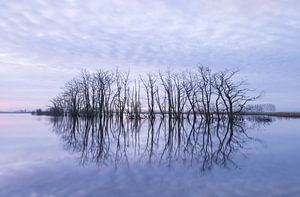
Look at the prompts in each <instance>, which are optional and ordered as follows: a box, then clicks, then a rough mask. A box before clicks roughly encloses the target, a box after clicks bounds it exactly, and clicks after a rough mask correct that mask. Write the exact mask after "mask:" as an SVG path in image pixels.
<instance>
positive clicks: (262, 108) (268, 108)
mask: <svg viewBox="0 0 300 197" xmlns="http://www.w3.org/2000/svg"><path fill="white" fill-rule="evenodd" d="M246 111H247V112H275V111H276V106H275V105H274V104H256V105H248V106H247V107H246Z"/></svg>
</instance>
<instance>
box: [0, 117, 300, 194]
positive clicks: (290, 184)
mask: <svg viewBox="0 0 300 197" xmlns="http://www.w3.org/2000/svg"><path fill="white" fill-rule="evenodd" d="M299 128H300V119H282V118H268V117H262V116H253V117H251V116H245V117H242V118H240V119H239V120H237V121H235V122H233V123H232V122H231V123H230V122H228V121H226V120H221V121H213V122H212V123H206V122H205V121H201V119H199V120H196V121H187V120H185V121H175V120H170V121H169V120H160V119H156V120H155V121H151V120H141V121H134V120H124V121H123V122H121V121H117V120H114V119H109V120H97V119H84V118H81V119H72V118H53V117H47V116H32V115H30V114H0V153H1V156H0V196H300V170H299V166H300V130H299Z"/></svg>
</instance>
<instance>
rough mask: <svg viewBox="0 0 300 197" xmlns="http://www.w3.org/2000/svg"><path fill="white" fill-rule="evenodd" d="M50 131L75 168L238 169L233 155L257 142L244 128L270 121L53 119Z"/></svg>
mask: <svg viewBox="0 0 300 197" xmlns="http://www.w3.org/2000/svg"><path fill="white" fill-rule="evenodd" d="M52 120H53V121H52V123H53V130H54V132H55V133H57V134H58V135H59V136H61V139H62V140H63V143H64V147H65V149H67V150H69V151H71V152H74V153H77V154H79V155H80V164H81V165H85V164H87V163H96V164H97V165H99V166H105V165H114V166H115V167H116V168H117V167H118V166H119V165H128V166H129V165H130V164H132V163H141V164H145V163H150V164H152V165H166V166H172V165H175V164H179V165H182V164H183V165H186V166H195V165H196V166H199V167H200V170H202V171H205V170H210V169H212V168H213V167H214V166H215V165H218V166H224V167H230V166H233V167H237V164H236V163H235V162H234V159H233V157H234V155H235V154H237V153H240V154H245V151H244V149H246V148H247V145H249V144H250V143H253V142H259V143H260V140H258V139H255V138H253V137H251V136H249V135H248V130H250V129H254V127H257V126H258V125H263V126H265V125H266V124H269V123H270V122H272V119H268V120H264V119H263V118H258V119H257V118H251V117H240V118H237V119H235V120H234V121H229V120H228V119H216V120H209V121H207V119H201V118H200V119H193V121H190V120H188V119H184V120H181V119H171V118H163V119H145V120H138V119H133V120H129V119H128V120H127V119H125V120H123V121H122V120H120V119H113V118H74V117H58V118H53V119H52Z"/></svg>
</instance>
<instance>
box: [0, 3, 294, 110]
mask: <svg viewBox="0 0 300 197" xmlns="http://www.w3.org/2000/svg"><path fill="white" fill-rule="evenodd" d="M299 10H300V2H299V1H296V0H287V1H271V0H270V1H268V0H265V1H262V0H256V1H250V0H246V1H237V0H223V1H189V3H187V2H182V1H117V0H112V1H111V0H107V1H85V2H82V1H77V0H62V1H33V0H32V1H30V0H28V1H4V2H1V3H0V13H1V14H0V43H1V45H0V66H1V70H0V84H1V85H0V91H1V92H6V94H2V93H1V96H0V102H3V100H7V99H8V100H13V99H14V98H15V97H22V98H23V101H24V102H25V103H28V107H30V106H34V107H36V106H37V103H38V105H41V107H43V106H42V105H45V104H46V103H47V102H48V99H46V98H47V97H49V98H50V97H52V96H54V95H55V94H56V93H57V92H58V91H59V90H58V89H59V87H61V86H62V85H63V83H64V82H65V81H67V80H68V79H70V78H72V76H74V75H75V73H76V72H77V71H78V70H80V69H81V68H83V67H85V68H91V69H96V68H99V67H101V66H102V67H108V66H112V67H115V66H120V67H122V66H123V67H126V68H129V67H130V68H131V70H134V71H135V72H142V71H149V70H151V69H154V68H163V67H174V68H176V69H182V68H183V67H184V68H186V67H190V68H192V67H193V66H194V65H196V64H198V63H203V64H205V65H211V66H213V67H215V68H217V69H219V68H222V67H239V68H241V70H242V72H243V73H244V74H245V75H247V76H248V77H249V81H250V82H251V83H252V84H253V85H255V86H258V87H260V88H262V89H265V90H266V91H267V96H266V98H265V101H266V102H275V103H276V104H278V105H279V106H282V108H285V109H287V108H290V107H292V106H293V105H296V104H299V103H297V102H298V101H296V100H299V99H300V95H299V94H298V93H295V88H298V89H299V87H300V82H299V80H296V79H294V78H295V77H297V73H300V67H299V62H300V56H299V52H300V37H299V35H300V14H299ZM254 72H255V73H254ZM291 79H293V80H291ZM278 80H279V81H280V80H281V81H283V84H286V86H284V87H282V89H278V88H277V86H276V85H275V84H276V83H277V81H278ZM24 86H26V88H27V89H28V92H27V93H26V92H21V90H24V88H25V87H24ZM33 90H35V93H34V94H32V92H33ZM275 93H276V95H277V94H279V93H282V94H285V95H287V96H288V97H289V98H290V100H292V101H291V102H290V103H289V104H284V103H283V102H281V101H279V100H278V99H276V98H275ZM297 94H298V95H297ZM33 95H34V96H33ZM33 97H34V98H36V99H35V101H34V102H33V101H32V99H33ZM33 104H35V105H33ZM25 107H27V106H25ZM9 108H12V106H9Z"/></svg>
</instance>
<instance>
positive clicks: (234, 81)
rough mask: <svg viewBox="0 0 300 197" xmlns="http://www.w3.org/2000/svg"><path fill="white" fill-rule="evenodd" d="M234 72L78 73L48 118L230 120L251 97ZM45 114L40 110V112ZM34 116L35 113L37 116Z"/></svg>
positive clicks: (245, 106) (242, 108) (55, 103)
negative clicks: (113, 117) (198, 117)
mask: <svg viewBox="0 0 300 197" xmlns="http://www.w3.org/2000/svg"><path fill="white" fill-rule="evenodd" d="M252 94H253V92H252V91H251V90H250V89H249V88H248V86H247V84H246V82H245V81H244V80H240V79H239V78H238V71H232V70H224V71H219V72H213V71H212V70H211V69H209V68H208V67H203V66H199V67H197V69H196V70H194V71H193V72H192V71H186V72H180V73H174V72H170V71H168V72H158V73H147V74H146V75H140V77H139V78H136V79H132V78H130V77H129V72H121V71H119V70H118V69H116V70H115V71H109V70H98V71H96V72H93V73H91V72H88V71H87V70H83V71H82V72H81V74H80V75H79V76H78V77H76V78H74V79H73V80H71V81H69V82H68V83H66V85H65V87H64V88H63V91H62V92H61V94H60V95H58V96H57V97H55V98H53V99H51V103H52V106H51V107H50V110H49V112H47V114H48V115H56V116H59V115H69V116H75V117H77V116H83V117H95V116H97V117H100V118H102V117H112V116H115V117H117V118H120V119H123V118H124V117H128V118H130V119H141V118H150V119H152V118H155V117H157V116H160V117H162V118H164V117H166V116H168V117H170V118H174V119H181V118H183V117H184V115H186V116H187V117H188V118H194V119H196V117H197V115H201V116H202V117H205V118H208V119H210V118H211V117H212V116H216V117H217V118H218V119H220V118H221V117H222V116H226V117H228V118H229V119H233V118H234V117H235V116H236V115H239V114H241V113H242V112H244V111H246V108H247V104H248V103H249V102H251V101H255V100H256V99H258V98H259V96H257V95H256V96H253V95H252ZM40 113H43V112H40ZM37 114H38V113H37Z"/></svg>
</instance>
